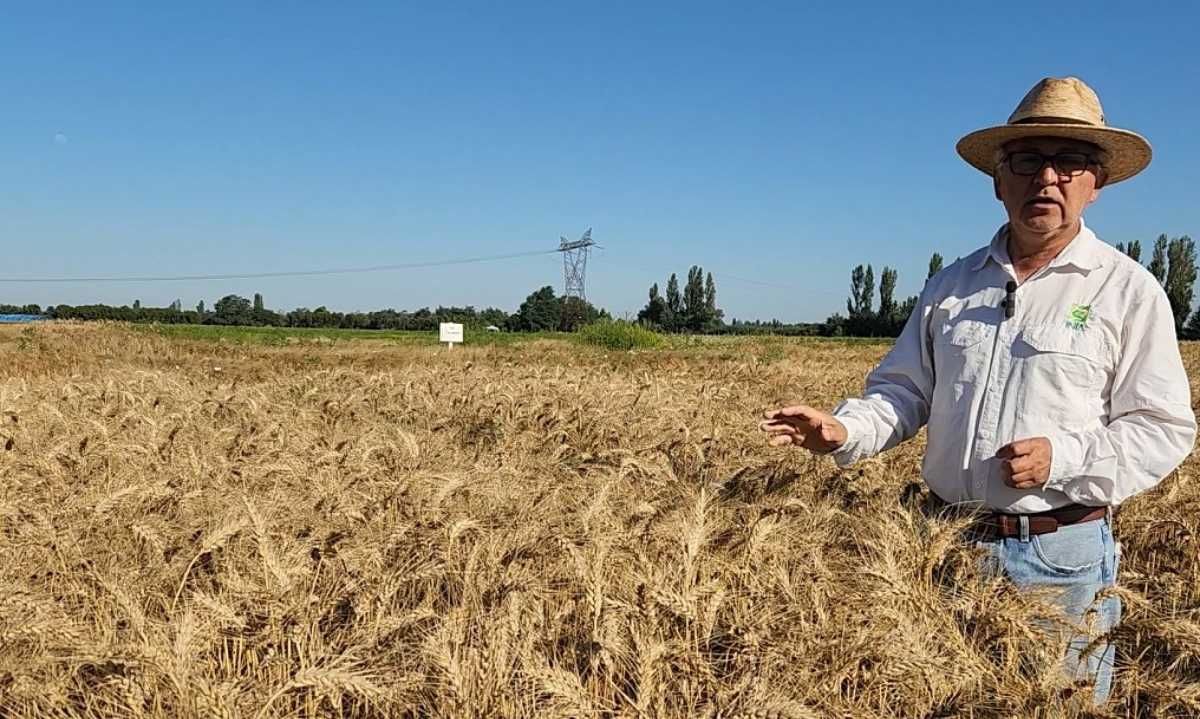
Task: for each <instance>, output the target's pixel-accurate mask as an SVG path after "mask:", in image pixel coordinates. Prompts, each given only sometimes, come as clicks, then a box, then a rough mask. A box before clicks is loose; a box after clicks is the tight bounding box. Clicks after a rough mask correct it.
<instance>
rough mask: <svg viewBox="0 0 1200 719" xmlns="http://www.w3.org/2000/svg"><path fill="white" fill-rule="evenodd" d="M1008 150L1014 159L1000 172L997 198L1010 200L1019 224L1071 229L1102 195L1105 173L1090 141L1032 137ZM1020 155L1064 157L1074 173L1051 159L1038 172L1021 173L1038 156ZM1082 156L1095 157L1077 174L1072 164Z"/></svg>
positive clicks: (1041, 230)
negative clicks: (1087, 208)
mask: <svg viewBox="0 0 1200 719" xmlns="http://www.w3.org/2000/svg"><path fill="white" fill-rule="evenodd" d="M1004 152H1005V155H1006V157H1007V158H1008V159H1006V160H1005V161H1004V162H1002V163H1001V164H1000V166H999V168H997V170H996V175H995V188H996V198H997V199H999V200H1000V201H1001V202H1003V203H1004V209H1005V210H1007V211H1008V221H1009V223H1011V224H1012V225H1013V226H1017V227H1022V228H1024V229H1026V230H1028V231H1029V232H1031V233H1034V234H1039V235H1041V234H1047V233H1051V232H1055V231H1058V230H1065V229H1067V228H1070V227H1073V226H1074V225H1075V223H1076V222H1077V221H1078V220H1079V217H1080V215H1082V214H1083V210H1084V209H1085V208H1086V207H1087V206H1088V205H1090V204H1092V203H1093V202H1095V200H1096V198H1097V197H1099V196H1100V186H1101V185H1102V184H1103V181H1102V178H1103V171H1102V170H1101V169H1100V168H1099V167H1098V166H1097V165H1096V164H1095V158H1097V156H1098V150H1097V148H1096V147H1095V146H1094V145H1091V144H1090V143H1087V142H1081V141H1079V140H1068V139H1064V138H1057V137H1031V138H1025V139H1021V140H1013V141H1012V142H1009V143H1007V144H1006V145H1005V146H1004ZM1014 153H1018V154H1016V155H1015V156H1014ZM1019 153H1038V154H1041V155H1045V156H1048V157H1049V156H1054V155H1060V156H1061V158H1060V159H1062V160H1063V162H1061V163H1060V164H1063V165H1066V167H1065V168H1060V169H1067V170H1068V172H1060V171H1059V169H1055V167H1054V163H1052V162H1049V161H1047V162H1046V163H1045V165H1044V166H1042V167H1041V168H1040V169H1037V170H1033V174H1032V175H1026V174H1021V173H1027V172H1030V171H1031V168H1032V167H1033V166H1034V165H1036V164H1037V162H1038V158H1034V157H1033V156H1032V155H1027V154H1019ZM1079 155H1084V156H1086V157H1087V158H1089V160H1088V161H1087V164H1086V168H1085V169H1084V170H1083V171H1082V172H1079V173H1078V174H1072V173H1071V172H1069V171H1070V170H1072V169H1075V168H1072V165H1073V164H1074V161H1076V160H1078V159H1079V158H1078V156H1079ZM1014 167H1015V171H1014ZM1098 174H1099V176H1098Z"/></svg>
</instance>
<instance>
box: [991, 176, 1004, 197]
mask: <svg viewBox="0 0 1200 719" xmlns="http://www.w3.org/2000/svg"><path fill="white" fill-rule="evenodd" d="M992 192H993V193H994V194H995V195H996V199H997V200H1000V201H1001V202H1004V198H1003V197H1001V196H1000V178H999V177H996V175H995V174H994V173H993V174H992Z"/></svg>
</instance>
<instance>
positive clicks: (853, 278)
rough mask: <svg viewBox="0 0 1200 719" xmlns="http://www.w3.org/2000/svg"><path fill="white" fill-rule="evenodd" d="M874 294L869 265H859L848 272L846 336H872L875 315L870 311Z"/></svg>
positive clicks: (873, 274)
mask: <svg viewBox="0 0 1200 719" xmlns="http://www.w3.org/2000/svg"><path fill="white" fill-rule="evenodd" d="M874 294H875V271H874V269H872V268H871V266H870V265H867V266H866V268H864V267H863V266H862V265H859V266H857V267H855V268H854V270H852V271H851V272H850V297H849V299H847V300H846V312H847V314H849V317H847V318H846V321H845V323H844V325H843V326H844V328H845V331H846V333H847V334H849V335H851V336H857V337H865V336H869V335H870V334H872V332H873V331H874V325H875V313H874V311H873V310H872V309H871V308H872V303H873V302H874V298H873V295H874Z"/></svg>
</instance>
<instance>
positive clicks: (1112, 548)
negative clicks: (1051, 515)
mask: <svg viewBox="0 0 1200 719" xmlns="http://www.w3.org/2000/svg"><path fill="white" fill-rule="evenodd" d="M975 544H976V546H977V547H979V548H980V549H983V550H985V551H986V552H987V555H986V556H987V558H988V561H989V564H990V565H991V568H992V569H996V568H998V569H999V570H1000V571H1001V572H1002V573H1003V574H1004V575H1005V576H1006V577H1008V578H1009V580H1010V581H1012V582H1013V584H1015V585H1017V586H1018V587H1029V588H1037V589H1048V590H1050V592H1051V594H1050V595H1049V596H1048V597H1047V598H1048V599H1050V600H1051V601H1053V602H1054V603H1055V604H1056V605H1057V606H1059V607H1060V608H1061V609H1062V610H1063V612H1064V613H1065V614H1066V615H1067V617H1068V618H1069V619H1070V620H1071V621H1072V622H1073V623H1074V624H1076V625H1078V627H1077V629H1076V630H1075V631H1074V632H1073V633H1072V634H1071V635H1070V639H1069V643H1068V644H1067V647H1066V655H1065V657H1064V661H1063V669H1064V671H1065V672H1066V673H1067V675H1068V676H1069V677H1071V678H1073V679H1075V680H1082V681H1095V690H1094V699H1095V703H1096V705H1097V706H1099V705H1102V704H1104V703H1105V702H1106V701H1107V700H1108V695H1109V692H1110V691H1111V689H1112V678H1113V660H1114V658H1115V654H1116V647H1115V646H1114V645H1113V644H1112V643H1111V642H1104V643H1101V644H1098V645H1097V646H1096V647H1094V648H1093V650H1092V651H1091V652H1089V653H1087V655H1086V656H1083V650H1084V649H1085V648H1086V647H1087V646H1088V645H1089V644H1090V643H1091V642H1092V640H1093V639H1094V638H1095V637H1096V636H1098V635H1099V634H1103V633H1105V632H1107V631H1109V630H1110V629H1112V628H1113V627H1115V626H1116V625H1117V624H1118V623H1119V622H1120V621H1121V600H1120V599H1119V598H1117V597H1113V596H1110V597H1104V598H1102V599H1100V600H1098V601H1097V600H1096V594H1097V592H1099V591H1100V590H1102V589H1104V588H1105V587H1111V586H1114V585H1115V584H1116V583H1117V565H1118V564H1119V562H1120V556H1121V552H1120V545H1119V543H1118V542H1117V541H1116V540H1114V539H1113V534H1112V527H1111V525H1110V524H1109V520H1108V519H1107V518H1105V519H1099V520H1096V521H1092V522H1083V523H1081V524H1072V525H1067V526H1064V527H1059V528H1058V531H1056V532H1051V533H1049V534H1039V535H1033V536H1030V537H1028V538H1027V539H1025V540H1022V539H1021V538H1008V539H991V540H984V541H977V542H976V543H975ZM1093 612H1094V613H1093Z"/></svg>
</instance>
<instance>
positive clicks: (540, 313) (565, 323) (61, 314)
mask: <svg viewBox="0 0 1200 719" xmlns="http://www.w3.org/2000/svg"><path fill="white" fill-rule="evenodd" d="M5 307H9V308H13V309H12V310H11V313H12V314H17V313H20V314H33V315H44V316H47V317H50V318H51V319H70V320H85V321H86V320H116V321H121V322H144V323H154V322H157V323H160V324H195V325H230V326H243V327H311V328H339V329H362V330H413V331H433V330H436V329H437V328H438V325H439V324H440V323H442V322H458V323H460V324H462V325H464V326H465V327H469V328H471V329H484V328H486V327H496V328H497V329H504V330H510V331H524V332H536V331H543V330H557V331H565V332H570V331H573V330H575V329H577V328H578V327H579V326H581V325H583V324H587V323H588V322H594V321H596V320H597V319H600V318H603V317H608V316H609V315H608V313H607V312H605V311H604V310H599V309H597V308H596V307H594V306H592V305H591V304H590V303H588V302H586V301H583V300H580V299H578V298H575V297H557V296H555V294H554V289H553V288H551V287H543V288H541V289H539V290H537V291H536V292H534V293H532V294H530V295H529V297H527V298H526V299H525V302H523V303H522V304H521V307H520V308H519V309H518V310H517V312H515V313H513V314H509V313H508V312H505V311H504V310H502V309H498V308H496V307H488V308H486V309H482V310H481V309H476V308H475V307H474V306H471V305H468V306H466V307H437V308H435V309H430V308H428V307H422V308H421V309H418V310H415V311H411V312H409V311H403V310H394V309H385V310H377V311H373V312H337V311H334V310H330V309H328V308H326V307H324V306H321V307H317V308H316V309H309V308H307V307H298V308H296V309H294V310H291V311H290V312H277V311H275V310H271V309H268V308H267V307H266V305H265V303H264V301H263V296H262V294H261V293H256V294H255V295H254V298H253V300H251V299H247V298H245V297H242V296H240V295H225V296H224V297H222V298H221V299H219V300H217V301H216V302H215V303H213V305H212V307H211V308H209V307H207V306H206V305H205V303H204V301H203V300H201V301H200V302H199V303H198V304H197V305H196V307H195V308H194V309H187V310H185V309H183V306H182V302H181V301H180V300H175V301H174V302H172V303H171V304H170V305H169V306H167V307H143V306H142V303H141V301H140V300H134V302H133V305H132V306H130V305H122V306H119V307H115V306H112V305H104V304H93V305H66V304H61V305H56V306H51V307H47V308H45V309H44V310H43V309H42V308H41V307H39V306H37V305H24V306H21V307H16V306H14V305H0V314H9V313H10V312H6V311H5Z"/></svg>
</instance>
